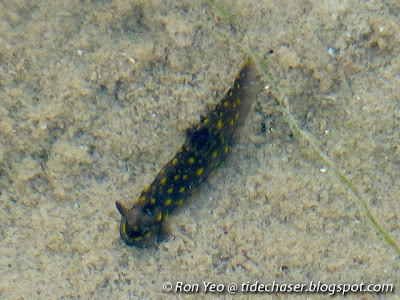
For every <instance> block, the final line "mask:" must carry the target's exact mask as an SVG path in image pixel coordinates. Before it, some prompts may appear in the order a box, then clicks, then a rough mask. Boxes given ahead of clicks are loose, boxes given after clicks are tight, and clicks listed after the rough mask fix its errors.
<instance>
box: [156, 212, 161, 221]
mask: <svg viewBox="0 0 400 300" xmlns="http://www.w3.org/2000/svg"><path fill="white" fill-rule="evenodd" d="M161 218H162V213H160V212H159V213H158V215H157V221H158V222H160V221H161Z"/></svg>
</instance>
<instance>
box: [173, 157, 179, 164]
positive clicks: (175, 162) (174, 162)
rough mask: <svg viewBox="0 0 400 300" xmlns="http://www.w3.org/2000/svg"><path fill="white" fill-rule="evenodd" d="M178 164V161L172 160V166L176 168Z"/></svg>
mask: <svg viewBox="0 0 400 300" xmlns="http://www.w3.org/2000/svg"><path fill="white" fill-rule="evenodd" d="M177 163H178V160H177V159H176V158H174V159H172V165H173V166H176V164H177Z"/></svg>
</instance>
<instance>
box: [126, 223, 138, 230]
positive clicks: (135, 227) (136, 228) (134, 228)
mask: <svg viewBox="0 0 400 300" xmlns="http://www.w3.org/2000/svg"><path fill="white" fill-rule="evenodd" d="M125 225H126V223H125ZM138 229H139V227H137V226H136V225H135V226H133V230H134V231H138Z"/></svg>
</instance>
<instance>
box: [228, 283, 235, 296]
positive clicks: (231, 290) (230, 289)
mask: <svg viewBox="0 0 400 300" xmlns="http://www.w3.org/2000/svg"><path fill="white" fill-rule="evenodd" d="M237 289H238V285H237V284H236V283H230V284H229V285H228V289H227V290H228V293H230V294H234V293H236V291H237Z"/></svg>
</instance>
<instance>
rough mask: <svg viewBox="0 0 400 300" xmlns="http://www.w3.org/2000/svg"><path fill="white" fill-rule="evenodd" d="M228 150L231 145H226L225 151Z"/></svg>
mask: <svg viewBox="0 0 400 300" xmlns="http://www.w3.org/2000/svg"><path fill="white" fill-rule="evenodd" d="M228 151H229V146H228V145H226V147H225V153H228Z"/></svg>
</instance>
